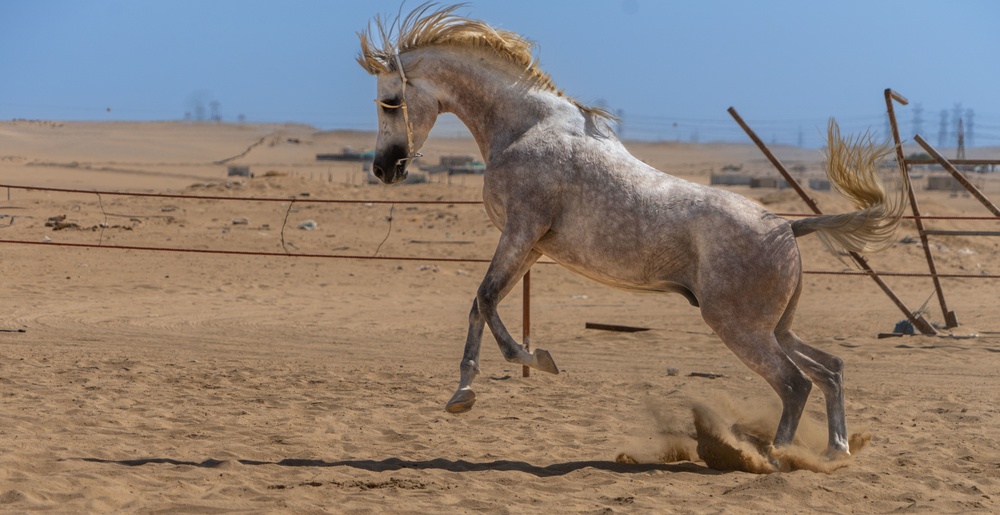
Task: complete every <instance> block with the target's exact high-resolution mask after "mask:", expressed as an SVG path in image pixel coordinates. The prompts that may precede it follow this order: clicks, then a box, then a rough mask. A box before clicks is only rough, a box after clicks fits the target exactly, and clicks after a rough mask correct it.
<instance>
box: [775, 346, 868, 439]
mask: <svg viewBox="0 0 1000 515" xmlns="http://www.w3.org/2000/svg"><path fill="white" fill-rule="evenodd" d="M775 336H776V337H777V338H778V342H779V343H780V344H781V346H782V348H784V349H785V352H787V353H788V356H789V357H790V358H791V359H792V361H794V362H795V364H796V365H798V366H799V368H801V369H802V370H803V371H805V373H806V375H808V376H809V378H810V379H812V380H813V382H814V383H816V385H817V386H819V389H820V390H822V391H823V397H824V398H825V399H826V421H827V427H828V429H829V441H828V444H827V450H826V454H827V456H829V457H831V458H835V457H838V456H847V455H850V454H851V453H850V450H849V449H848V443H847V417H846V415H845V413H844V362H843V361H841V359H840V358H838V357H836V356H834V355H832V354H828V353H826V352H823V351H821V350H819V349H817V348H815V347H810V346H809V345H806V344H805V343H804V342H803V341H802V340H800V339H799V337H798V336H796V335H795V333H793V332H792V331H784V332H779V333H777V334H776V335H775Z"/></svg>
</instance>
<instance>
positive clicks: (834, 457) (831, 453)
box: [823, 448, 851, 461]
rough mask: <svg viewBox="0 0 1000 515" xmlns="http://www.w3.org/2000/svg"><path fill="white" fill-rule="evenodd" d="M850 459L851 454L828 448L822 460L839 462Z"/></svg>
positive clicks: (843, 450)
mask: <svg viewBox="0 0 1000 515" xmlns="http://www.w3.org/2000/svg"><path fill="white" fill-rule="evenodd" d="M850 457H851V452H850V451H848V450H845V449H833V448H830V449H827V450H826V452H824V453H823V459H825V460H826V461H840V460H846V459H850Z"/></svg>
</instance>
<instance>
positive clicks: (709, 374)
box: [688, 372, 726, 379]
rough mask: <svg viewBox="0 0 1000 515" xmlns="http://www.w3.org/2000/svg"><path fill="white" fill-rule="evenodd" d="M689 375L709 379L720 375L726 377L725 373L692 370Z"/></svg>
mask: <svg viewBox="0 0 1000 515" xmlns="http://www.w3.org/2000/svg"><path fill="white" fill-rule="evenodd" d="M688 377H705V378H708V379H718V378H720V377H726V376H725V375H723V374H715V373H712V372H691V373H690V374H688Z"/></svg>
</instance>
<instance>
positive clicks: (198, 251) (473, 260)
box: [0, 239, 1000, 279]
mask: <svg viewBox="0 0 1000 515" xmlns="http://www.w3.org/2000/svg"><path fill="white" fill-rule="evenodd" d="M2 244H11V245H46V246H50V247H75V248H87V249H109V250H138V251H152V252H187V253H193V254H223V255H238V256H266V257H299V258H326V259H358V260H368V259H370V260H380V261H433V262H443V263H490V260H489V259H481V258H449V257H420V256H362V255H354V254H311V253H306V252H303V253H298V254H290V253H287V252H267V251H258V250H218V249H188V248H180V247H147V246H136V245H94V244H92V243H69V242H58V241H28V240H4V239H0V245H2ZM536 264H539V265H555V264H558V263H556V262H555V261H538V262H536ZM802 273H803V274H810V275H853V276H869V275H879V276H883V277H939V278H943V279H1000V275H997V274H927V273H916V272H879V271H874V272H866V271H862V270H853V271H852V270H840V271H837V270H803V271H802Z"/></svg>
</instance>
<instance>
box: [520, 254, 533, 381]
mask: <svg viewBox="0 0 1000 515" xmlns="http://www.w3.org/2000/svg"><path fill="white" fill-rule="evenodd" d="M521 281H522V282H521V285H522V287H523V290H522V291H523V293H522V299H521V301H522V303H523V304H524V313H523V318H522V319H521V320H522V322H521V325H522V326H523V333H522V336H523V339H524V350H526V351H528V352H531V270H528V271H527V272H525V274H524V278H523V279H521ZM529 376H531V369H530V368H528V366H527V365H522V366H521V377H529Z"/></svg>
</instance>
